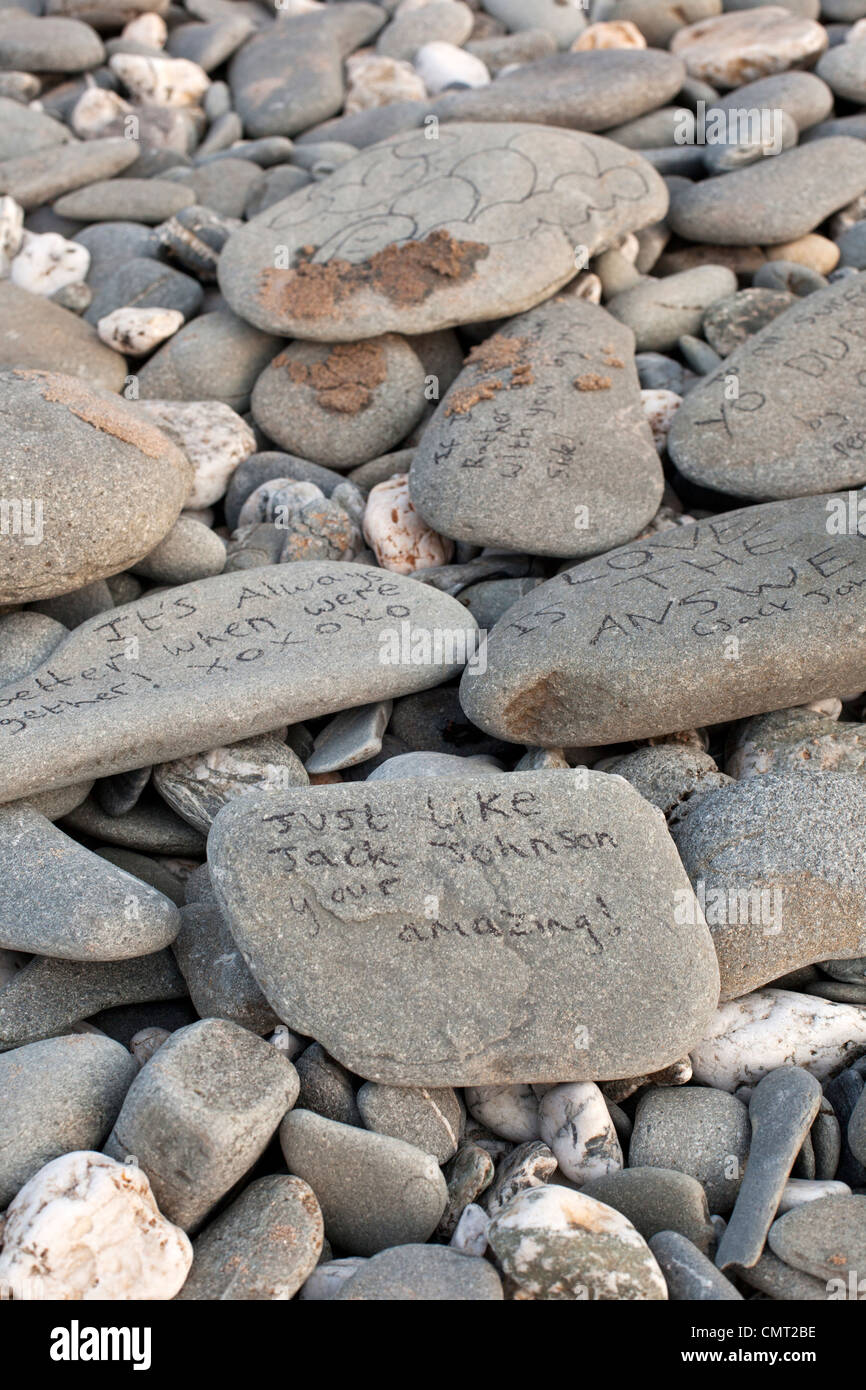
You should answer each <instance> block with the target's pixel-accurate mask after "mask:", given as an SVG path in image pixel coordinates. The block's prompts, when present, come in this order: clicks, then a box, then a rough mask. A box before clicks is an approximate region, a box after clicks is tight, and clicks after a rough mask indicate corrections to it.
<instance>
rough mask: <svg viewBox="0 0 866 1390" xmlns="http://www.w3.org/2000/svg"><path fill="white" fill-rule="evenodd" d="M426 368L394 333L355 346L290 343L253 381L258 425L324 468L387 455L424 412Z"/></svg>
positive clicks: (294, 450) (253, 407)
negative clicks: (255, 380) (254, 382)
mask: <svg viewBox="0 0 866 1390" xmlns="http://www.w3.org/2000/svg"><path fill="white" fill-rule="evenodd" d="M424 383H425V375H424V368H423V366H422V365H421V361H420V359H419V358H418V357H417V356H416V354H415V353H414V352H413V350H412V347H411V344H410V343H408V342H407V341H406V339H405V338H401V337H399V336H398V335H397V334H396V333H386V334H384V335H383V336H382V337H379V338H368V339H366V340H365V341H363V342H357V343H334V344H328V345H325V344H319V343H291V344H289V346H288V347H286V348H285V349H284V350H283V351H282V352H281V353H279V355H278V356H277V357H275V358H274V360H273V361H272V362H271V363H270V365H269V366H268V367H267V368H266V369H265V370H264V371H263V372H262V374H261V376H260V377H259V378H258V380H257V382H256V384H255V388H254V390H253V393H252V407H251V408H252V413H253V418H254V419H255V421H256V424H257V425H258V426H259V427H260V428H261V429H262V430H263V431H264V432H265V433H266V434H267V436H268V438H269V439H273V441H274V442H275V443H276V444H279V445H280V446H281V447H282V448H284V449H287V450H288V451H289V452H290V453H292V454H297V455H299V456H300V457H301V458H306V459H310V460H311V461H312V462H313V463H318V464H320V465H323V466H324V467H328V468H338V469H346V468H354V467H356V466H357V465H358V464H361V463H366V462H367V461H368V460H369V459H371V458H376V457H378V456H379V455H380V454H384V453H386V452H387V451H388V450H389V449H391V448H392V447H393V446H394V445H396V444H399V442H400V440H401V439H405V437H406V435H408V434H409V432H410V431H411V430H412V429H413V427H414V426H415V425H416V424H417V423H418V421H419V419H420V418H421V415H422V414H423V411H424V406H425V399H424Z"/></svg>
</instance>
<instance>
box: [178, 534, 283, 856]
mask: <svg viewBox="0 0 866 1390" xmlns="http://www.w3.org/2000/svg"><path fill="white" fill-rule="evenodd" d="M192 524H193V525H196V524H197V523H195V522H193V523H192ZM308 780H309V779H308V777H307V774H306V772H305V771H304V768H303V766H302V764H301V761H300V759H299V758H298V756H297V754H296V753H293V752H292V750H291V748H289V747H287V746H286V745H285V744H284V743H281V742H280V740H279V739H277V738H274V737H273V736H272V735H269V734H260V735H259V736H258V737H256V738H250V739H243V740H242V741H241V742H240V743H234V744H230V745H229V746H228V747H224V748H211V749H210V750H209V751H208V752H206V753H197V754H193V755H192V756H190V757H188V758H178V759H176V760H175V761H174V762H169V763H160V764H158V765H157V766H156V767H155V768H154V770H153V781H154V786H155V787H156V789H157V791H158V792H159V794H160V796H162V797H164V799H165V800H166V801H167V802H168V804H169V806H171V808H172V810H174V811H177V813H178V815H179V816H183V819H184V820H185V821H188V822H189V824H190V825H192V826H194V827H195V829H196V830H200V831H201V832H202V833H203V834H207V832H208V830H209V829H210V827H211V825H212V824H213V822H214V819H215V817H216V815H217V813H218V812H219V811H220V810H221V809H222V807H223V806H225V805H227V804H228V803H229V802H230V801H233V800H234V799H235V798H236V797H243V796H246V795H247V794H249V793H250V792H262V791H264V792H268V791H273V792H279V791H285V790H286V788H287V787H295V786H306V785H307V783H308Z"/></svg>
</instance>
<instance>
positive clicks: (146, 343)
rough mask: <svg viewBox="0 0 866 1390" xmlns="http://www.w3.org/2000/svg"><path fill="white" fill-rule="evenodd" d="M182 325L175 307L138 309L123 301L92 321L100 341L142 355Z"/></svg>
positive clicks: (127, 352) (123, 350) (181, 317)
mask: <svg viewBox="0 0 866 1390" xmlns="http://www.w3.org/2000/svg"><path fill="white" fill-rule="evenodd" d="M182 325H183V314H182V313H181V312H180V310H179V309H138V308H136V307H135V306H134V305H132V304H125V305H124V306H123V308H122V309H112V311H111V313H110V314H106V315H105V317H104V318H101V319H100V320H99V322H98V323H97V325H96V331H97V333H98V334H99V336H100V338H101V339H102V341H103V342H104V343H107V344H108V346H109V347H111V348H114V349H115V351H116V352H122V353H125V354H126V355H127V356H129V357H142V356H143V355H144V353H146V352H150V350H151V348H155V347H156V345H157V343H164V342H165V340H166V338H170V337H171V336H172V335H173V334H174V333H176V332H177V330H178V329H179V328H181V327H182Z"/></svg>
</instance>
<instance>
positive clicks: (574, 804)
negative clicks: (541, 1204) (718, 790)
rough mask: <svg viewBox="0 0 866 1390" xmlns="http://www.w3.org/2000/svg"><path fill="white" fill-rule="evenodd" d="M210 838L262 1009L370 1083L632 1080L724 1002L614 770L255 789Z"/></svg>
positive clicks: (636, 800) (662, 842)
mask: <svg viewBox="0 0 866 1390" xmlns="http://www.w3.org/2000/svg"><path fill="white" fill-rule="evenodd" d="M209 850H210V867H211V876H212V880H213V883H214V888H215V891H216V894H217V897H218V898H219V899H220V901H221V903H222V905H223V908H224V911H225V912H226V914H227V916H228V920H229V923H230V926H231V930H232V935H233V936H234V939H235V940H236V942H237V943H238V945H239V947H240V949H241V951H242V953H243V955H244V958H245V960H246V961H247V963H248V964H249V966H250V969H251V970H252V972H253V974H254V975H255V977H256V979H257V980H258V982H259V985H260V986H261V988H262V990H263V992H264V994H265V996H266V998H267V999H268V1001H269V1003H270V1004H271V1006H272V1008H273V1009H274V1010H275V1012H276V1013H277V1014H278V1015H279V1017H280V1018H281V1019H283V1021H284V1022H286V1023H287V1024H288V1025H289V1027H290V1028H292V1029H296V1030H297V1031H299V1032H301V1033H304V1034H306V1035H308V1036H312V1037H315V1038H317V1039H318V1040H319V1041H320V1042H321V1044H322V1046H323V1047H324V1048H326V1050H327V1051H328V1052H330V1053H331V1055H332V1056H334V1057H336V1058H337V1059H338V1060H339V1061H340V1062H342V1063H343V1064H344V1065H345V1066H347V1067H349V1068H350V1070H352V1071H353V1072H356V1073H358V1074H359V1075H361V1076H364V1077H367V1078H368V1079H370V1080H373V1081H380V1082H388V1083H391V1084H393V1085H398V1086H466V1085H485V1084H488V1083H493V1082H515V1081H518V1080H520V1081H538V1082H542V1081H551V1080H553V1079H557V1080H559V1079H568V1080H588V1079H590V1078H614V1077H623V1076H631V1075H637V1074H640V1073H643V1072H649V1071H653V1070H656V1069H658V1068H660V1067H662V1066H664V1065H666V1064H667V1063H669V1062H671V1061H672V1060H674V1059H675V1058H677V1057H681V1056H682V1055H683V1054H684V1053H685V1052H687V1051H688V1049H689V1047H690V1046H692V1045H693V1043H694V1041H695V1040H697V1039H700V1038H701V1037H702V1036H703V1034H704V1032H705V1030H706V1027H707V1025H708V1020H709V1018H710V1017H711V1015H712V1012H713V1009H714V1006H715V1002H716V999H717V998H718V969H717V966H716V959H715V954H714V952H713V949H712V945H711V941H710V936H709V932H708V931H707V929H706V927H705V926H704V924H703V921H702V920H700V921H698V923H697V924H696V925H690V926H688V927H686V928H683V927H679V926H678V925H677V923H676V921H675V916H674V910H675V899H676V896H677V894H678V893H679V894H682V893H683V892H685V893H688V892H690V888H689V883H688V879H687V878H686V875H685V873H684V871H683V868H682V865H681V864H680V861H679V858H678V856H677V854H676V850H675V848H674V845H673V842H672V841H671V839H670V838H669V836H668V834H667V831H666V828H665V824H664V819H663V817H662V816H661V815H660V814H659V813H658V812H657V811H655V810H653V809H651V808H650V807H649V806H648V804H647V803H646V802H645V801H644V800H643V798H642V797H640V796H639V795H638V794H637V793H636V792H635V791H634V789H633V788H632V787H630V786H629V785H628V784H627V783H625V782H623V781H622V780H621V779H620V778H617V777H609V776H606V775H604V774H602V773H589V774H588V782H587V781H585V780H584V779H581V780H580V782H578V780H577V779H576V777H575V775H574V773H573V772H572V771H571V770H568V771H565V770H561V771H550V772H525V773H510V774H501V775H490V776H485V777H480V778H477V779H474V778H466V779H462V778H461V779H459V780H458V779H448V780H446V779H442V778H412V779H410V780H407V781H397V782H384V783H383V782H379V783H375V784H355V785H352V786H346V785H343V786H324V787H315V788H310V789H307V790H302V789H296V790H293V791H290V792H287V793H285V794H283V795H280V796H274V795H271V796H269V797H260V796H258V795H255V796H253V795H251V796H250V797H247V798H244V799H243V800H241V801H237V802H235V803H234V804H233V805H229V806H226V807H225V808H224V809H223V810H222V811H221V812H220V813H219V815H218V816H217V818H216V820H215V822H214V825H213V828H212V830H211V835H210V842H209ZM698 916H699V914H698ZM361 984H363V988H361V987H359V986H360V985H361Z"/></svg>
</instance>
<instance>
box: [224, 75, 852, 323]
mask: <svg viewBox="0 0 866 1390" xmlns="http://www.w3.org/2000/svg"><path fill="white" fill-rule="evenodd" d="M597 56H606V55H595V54H594V55H592V57H597ZM851 196H853V195H849V196H848V197H846V198H845V199H844V200H843V201H845V202H847V201H850V197H851ZM666 206H667V204H666V193H665V189H664V184H663V183H662V180H661V179H660V178H659V175H658V174H656V172H655V171H654V170H653V169H652V168H651V167H650V166H649V165H648V164H647V163H646V161H645V160H643V159H641V157H640V156H639V155H637V154H634V153H633V152H632V151H624V150H622V149H621V148H620V147H619V146H616V145H614V144H612V143H610V142H608V141H604V140H600V139H599V138H598V137H596V136H591V135H583V134H580V133H578V132H577V131H562V130H553V129H547V128H544V129H540V128H539V127H537V126H532V125H515V124H508V123H503V124H500V123H495V124H489V125H454V126H449V127H448V129H446V130H441V129H440V131H439V136H438V139H436V140H435V141H433V140H428V139H426V138H425V133H424V131H412V132H410V133H409V134H401V135H396V136H393V137H392V138H391V139H389V140H383V141H382V142H381V143H380V144H378V145H374V146H372V147H371V148H370V149H367V150H363V151H362V152H361V153H360V154H359V155H358V157H357V159H353V160H351V161H350V162H349V163H348V164H344V165H342V166H341V167H340V168H339V169H337V170H336V172H335V173H333V174H331V175H330V176H329V177H328V178H326V179H323V180H322V181H321V182H317V183H313V184H310V185H308V186H307V187H306V188H301V189H299V190H298V191H297V192H296V193H293V194H291V195H290V196H289V197H288V198H285V199H283V201H282V202H280V203H276V204H274V206H273V207H270V208H268V209H267V211H266V212H264V213H261V214H260V215H259V216H258V217H256V218H254V219H253V220H252V222H250V223H248V224H247V225H246V226H244V227H242V228H241V229H240V231H237V232H235V233H234V234H233V235H232V236H231V237H229V239H228V241H227V242H226V244H225V247H224V248H223V252H222V255H221V256H220V262H219V282H220V288H221V289H222V292H223V294H224V295H225V298H226V299H227V300H228V303H229V305H230V306H231V307H232V308H233V309H234V310H235V312H236V313H238V314H240V315H241V317H242V318H246V319H248V320H249V321H250V322H251V323H254V324H255V325H256V327H258V328H263V329H265V330H266V331H268V332H276V333H282V334H284V335H291V336H295V337H299V338H313V339H323V340H324V341H326V342H335V341H341V342H344V341H352V340H355V339H358V338H367V337H375V336H376V335H377V334H381V333H384V332H390V331H396V332H398V333H426V332H428V331H431V330H434V329H439V328H448V327H450V326H451V325H453V324H456V323H470V322H475V321H477V320H479V319H490V318H502V317H504V316H505V315H507V314H514V313H519V312H520V311H522V310H523V309H528V308H530V307H531V306H532V305H533V304H537V303H539V301H540V300H542V299H545V298H547V297H549V296H550V295H551V294H552V293H553V292H554V291H555V290H557V289H558V288H559V287H560V286H561V285H564V284H565V283H566V281H567V280H570V279H571V278H572V277H573V276H574V274H575V273H576V269H577V264H576V261H575V248H577V247H584V248H585V255H586V256H587V257H589V256H592V255H593V254H594V252H595V251H597V250H600V249H603V248H604V247H605V246H608V245H610V244H611V243H613V242H615V241H616V240H617V239H618V238H619V237H622V236H623V235H625V233H626V232H630V231H634V230H635V229H636V228H638V227H643V226H647V225H649V224H650V223H652V222H656V221H658V220H659V218H661V217H662V216H663V215H664V212H665V208H666ZM835 206H841V204H838V203H837V204H835ZM776 239H777V240H780V239H781V238H776ZM311 248H312V249H311ZM284 267H288V268H284Z"/></svg>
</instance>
